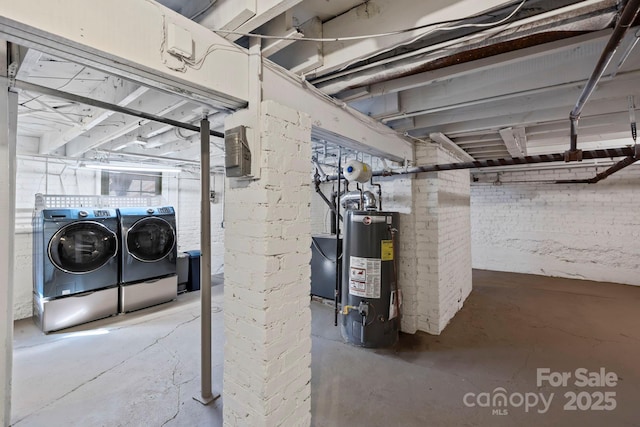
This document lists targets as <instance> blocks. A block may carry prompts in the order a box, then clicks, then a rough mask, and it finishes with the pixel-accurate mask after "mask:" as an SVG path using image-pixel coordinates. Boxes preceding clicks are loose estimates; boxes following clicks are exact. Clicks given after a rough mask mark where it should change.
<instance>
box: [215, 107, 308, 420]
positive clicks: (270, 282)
mask: <svg viewBox="0 0 640 427" xmlns="http://www.w3.org/2000/svg"><path fill="white" fill-rule="evenodd" d="M235 119H237V117H234V116H232V117H230V119H229V121H228V122H227V128H228V127H233V126H235V125H237V124H239V123H237V121H236V122H234V120H235ZM232 125H233V126H232ZM260 139H261V162H260V168H261V171H260V177H261V178H260V179H259V180H253V181H242V180H229V182H228V186H227V190H226V191H227V193H226V197H225V201H226V206H225V207H226V221H225V226H226V227H225V271H224V274H225V290H224V313H225V325H224V327H225V348H224V385H223V400H224V424H225V425H228V426H236V425H246V426H252V427H259V426H277V425H286V426H308V425H309V424H310V422H311V413H310V411H311V388H310V381H311V368H310V364H311V310H310V307H309V282H310V268H309V261H310V259H311V250H310V245H311V220H310V218H311V212H310V203H311V189H310V175H309V159H310V158H311V120H310V118H309V116H307V115H306V114H304V113H300V112H298V111H295V110H292V109H290V108H288V107H284V106H281V105H279V104H277V103H275V102H273V101H265V102H263V103H262V111H261V117H260ZM255 154H257V153H254V155H255Z"/></svg>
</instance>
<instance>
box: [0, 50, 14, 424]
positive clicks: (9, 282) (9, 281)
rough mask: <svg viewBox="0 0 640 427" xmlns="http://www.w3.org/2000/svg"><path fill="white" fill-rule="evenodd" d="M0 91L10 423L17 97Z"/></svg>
mask: <svg viewBox="0 0 640 427" xmlns="http://www.w3.org/2000/svg"><path fill="white" fill-rule="evenodd" d="M0 74H2V75H3V76H6V75H7V44H6V43H4V42H2V43H0ZM1 89H2V90H1V91H0V213H1V214H0V242H1V243H0V400H1V401H2V402H1V403H0V422H2V425H3V426H8V425H9V424H10V422H11V368H12V365H13V264H14V251H13V248H14V243H13V241H14V238H15V212H16V197H15V194H16V192H15V189H16V127H17V120H18V94H17V93H14V92H9V91H8V88H7V87H6V86H5V87H3V88H1Z"/></svg>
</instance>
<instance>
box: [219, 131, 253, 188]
mask: <svg viewBox="0 0 640 427" xmlns="http://www.w3.org/2000/svg"><path fill="white" fill-rule="evenodd" d="M224 149H225V171H226V175H227V177H228V178H239V177H245V176H249V175H250V174H251V150H250V149H249V142H248V140H247V128H246V126H238V127H235V128H233V129H229V130H227V131H225V133H224Z"/></svg>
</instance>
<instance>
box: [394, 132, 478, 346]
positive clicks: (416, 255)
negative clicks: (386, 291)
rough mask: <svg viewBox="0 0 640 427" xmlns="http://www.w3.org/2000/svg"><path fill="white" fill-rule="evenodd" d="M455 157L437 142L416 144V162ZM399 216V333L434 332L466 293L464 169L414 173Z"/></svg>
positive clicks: (468, 266)
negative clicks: (404, 209) (408, 210)
mask: <svg viewBox="0 0 640 427" xmlns="http://www.w3.org/2000/svg"><path fill="white" fill-rule="evenodd" d="M456 161H458V160H457V159H456V158H455V157H453V156H452V155H451V154H449V153H448V152H447V151H445V150H443V149H441V148H439V147H438V146H437V145H435V144H434V145H425V144H419V145H417V146H416V163H417V164H419V165H429V164H436V163H450V162H456ZM411 186H412V189H411V193H412V201H411V213H410V214H406V215H402V217H401V225H400V227H401V230H400V232H401V233H400V239H401V243H400V254H399V258H400V281H399V284H400V288H401V289H402V290H403V296H404V304H403V318H402V331H403V332H408V333H414V332H416V331H418V330H420V331H424V332H428V333H430V334H436V335H437V334H440V332H442V330H443V329H444V327H445V326H446V325H447V324H448V323H449V321H450V320H451V318H453V316H454V315H455V314H456V313H457V312H458V310H459V309H460V308H461V307H462V304H463V302H464V300H465V299H466V297H467V296H468V295H469V293H470V292H471V225H470V199H469V194H470V182H469V171H465V170H462V171H449V172H430V173H421V174H417V175H416V176H415V177H414V179H413V180H412V181H411Z"/></svg>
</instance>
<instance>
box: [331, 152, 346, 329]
mask: <svg viewBox="0 0 640 427" xmlns="http://www.w3.org/2000/svg"><path fill="white" fill-rule="evenodd" d="M337 176H338V200H339V197H340V184H341V179H340V177H341V176H342V149H340V154H338V174H337ZM335 218H336V288H335V293H334V299H333V326H338V307H339V306H340V303H341V301H342V283H341V280H342V269H341V268H340V267H341V265H342V261H341V260H340V252H341V251H340V249H341V248H340V202H339V201H338V203H336V212H335ZM342 249H344V245H343V246H342Z"/></svg>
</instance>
